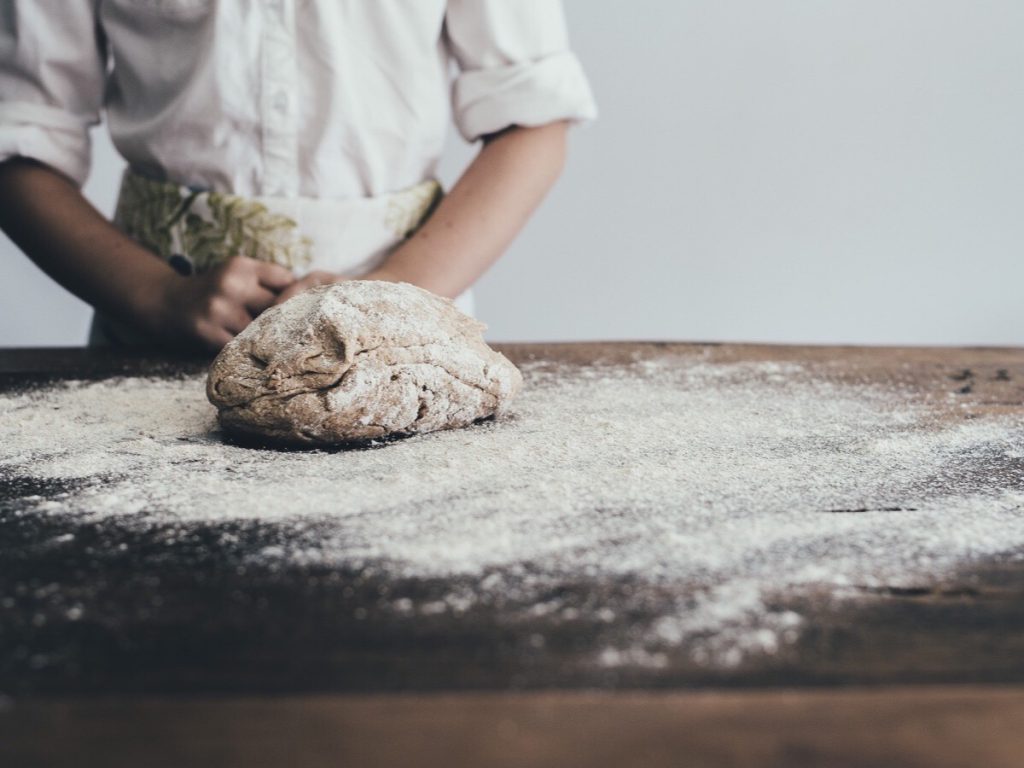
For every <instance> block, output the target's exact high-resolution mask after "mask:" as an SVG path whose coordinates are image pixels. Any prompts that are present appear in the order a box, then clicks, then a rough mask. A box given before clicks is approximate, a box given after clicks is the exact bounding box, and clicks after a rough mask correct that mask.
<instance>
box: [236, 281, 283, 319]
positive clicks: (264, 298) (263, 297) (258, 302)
mask: <svg viewBox="0 0 1024 768" xmlns="http://www.w3.org/2000/svg"><path fill="white" fill-rule="evenodd" d="M276 300H277V294H276V293H274V292H273V291H268V290H267V289H266V288H264V287H262V286H260V285H255V286H253V287H252V288H250V289H249V295H248V296H246V298H245V302H244V303H245V308H246V309H247V310H248V311H249V314H250V315H252V316H253V317H257V316H258V315H259V314H260V313H261V312H263V310H265V309H267V308H268V307H272V306H274V302H275V301H276Z"/></svg>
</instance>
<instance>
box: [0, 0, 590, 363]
mask: <svg viewBox="0 0 1024 768" xmlns="http://www.w3.org/2000/svg"><path fill="white" fill-rule="evenodd" d="M452 60H454V62H455V64H456V65H457V74H456V75H455V77H454V80H453V81H451V82H449V66H450V63H451V61H452ZM449 100H450V104H451V112H452V114H453V116H454V120H455V123H456V125H457V127H458V129H459V131H460V132H461V133H462V135H463V136H464V137H465V138H466V139H467V140H469V141H475V140H477V139H482V140H483V144H482V148H481V149H480V151H479V153H478V154H477V156H476V158H475V159H474V160H473V161H472V163H471V164H470V165H469V166H468V167H467V169H466V170H465V172H464V173H463V175H462V177H461V178H460V179H459V181H458V182H457V183H456V184H455V186H454V187H453V188H452V190H451V192H450V193H449V194H447V195H446V196H445V195H442V193H441V189H440V186H439V185H438V183H437V182H436V181H435V180H434V179H433V175H434V173H435V171H436V167H437V163H438V158H439V156H440V154H441V149H442V144H443V141H444V135H445V131H446V124H447V120H448V114H449ZM101 110H105V111H106V114H107V122H108V124H109V128H110V132H111V136H112V139H113V142H114V145H115V146H116V147H117V149H118V151H119V152H120V153H121V155H123V156H124V158H125V160H126V161H127V164H128V168H127V170H126V172H125V176H124V179H123V181H122V186H121V192H120V196H119V199H118V204H117V212H116V214H115V216H114V222H113V224H111V223H110V222H108V221H107V220H105V219H104V218H103V217H102V216H101V215H100V214H99V213H98V212H97V211H96V210H95V209H94V208H93V207H92V206H91V205H90V204H89V203H88V202H87V201H86V200H85V198H84V197H83V196H82V195H81V193H80V190H79V188H80V185H81V184H82V183H83V182H84V180H85V178H86V176H87V175H88V171H89V163H90V144H89V135H88V129H89V127H90V126H92V125H95V124H97V123H98V122H99V120H100V112H101ZM595 114H596V110H595V106H594V102H593V98H592V96H591V93H590V89H589V86H588V84H587V80H586V77H585V75H584V73H583V71H582V69H581V67H580V64H579V62H578V60H577V59H576V57H575V56H574V55H573V53H572V52H571V50H570V49H569V47H568V39H567V34H566V29H565V22H564V16H563V12H562V7H561V3H560V2H559V0H448V1H447V2H445V0H306V1H305V2H302V1H301V0H6V1H5V5H4V7H3V8H2V9H0V161H2V162H0V227H2V228H3V230H4V231H5V232H6V233H7V234H8V235H9V236H10V237H11V239H12V240H13V241H14V242H15V243H16V244H17V245H18V246H20V247H21V248H22V249H23V250H24V251H25V253H27V254H28V256H29V257H30V258H31V259H32V260H33V261H35V263H36V264H37V265H39V266H40V267H41V268H42V269H43V270H45V271H46V272H47V273H48V274H49V275H50V276H51V277H53V278H54V279H55V280H56V281H57V282H59V283H60V284H61V285H63V286H64V287H66V288H68V289H69V290H70V291H71V292H72V293H74V294H76V295H77V296H79V297H81V298H82V299H84V300H85V301H87V302H89V303H90V304H92V305H93V306H94V307H95V309H96V313H97V314H96V317H95V319H94V322H93V330H92V337H91V338H92V341H93V342H94V343H116V344H161V343H163V344H166V343H171V344H188V345H203V346H205V347H208V348H211V349H218V348H219V347H221V346H223V345H224V344H225V343H226V342H227V341H229V340H230V339H231V338H232V337H233V336H234V335H236V334H237V333H239V332H240V331H241V330H242V329H243V328H245V327H246V325H247V324H248V323H249V322H251V321H252V319H253V318H254V317H256V316H257V315H259V314H260V313H261V312H262V311H263V310H265V309H267V308H268V307H270V306H272V305H274V304H276V303H280V302H282V301H284V300H286V299H288V298H289V297H291V296H293V295H295V294H296V293H298V292H300V291H302V290H304V289H306V288H309V287H311V286H314V285H320V284H323V283H328V282H334V281H339V280H343V279H346V278H351V277H354V276H359V277H363V278H366V279H375V280H392V281H406V282H410V283H413V284H415V285H419V286H421V287H423V288H426V289H428V290H431V291H433V292H435V293H438V294H441V295H444V296H448V297H456V301H457V303H458V304H459V305H460V306H461V307H462V308H463V309H466V310H470V311H471V295H470V293H469V288H470V286H471V285H472V284H473V282H474V281H475V280H476V279H477V278H478V277H479V276H480V275H481V274H482V273H483V272H484V271H485V270H486V269H487V268H488V267H489V266H490V265H491V264H492V263H493V262H494V261H495V260H496V259H497V258H498V257H499V256H500V254H501V253H502V252H503V251H504V250H505V248H506V247H507V246H508V245H509V243H510V242H511V240H512V239H513V237H514V236H515V235H516V233H517V232H518V231H519V230H520V228H521V227H522V226H523V224H524V223H525V222H526V220H527V218H528V217H529V216H530V214H531V213H532V211H533V210H534V208H535V207H536V206H537V205H538V203H539V202H540V201H541V199H542V198H543V197H544V195H545V193H546V192H547V190H548V189H549V188H550V187H551V185H552V184H553V183H554V181H555V179H556V178H557V176H558V175H559V173H560V171H561V168H562V165H563V162H564V157H565V136H566V126H567V125H568V124H569V123H571V122H577V121H582V120H587V119H590V118H593V117H594V116H595ZM154 254H155V255H157V256H159V257H161V258H153V256H154Z"/></svg>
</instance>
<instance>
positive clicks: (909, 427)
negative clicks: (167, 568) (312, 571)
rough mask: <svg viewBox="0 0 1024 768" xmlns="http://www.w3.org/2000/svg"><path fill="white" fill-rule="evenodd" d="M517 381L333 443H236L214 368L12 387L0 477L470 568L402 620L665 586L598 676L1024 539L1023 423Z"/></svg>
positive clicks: (687, 365) (812, 386)
mask: <svg viewBox="0 0 1024 768" xmlns="http://www.w3.org/2000/svg"><path fill="white" fill-rule="evenodd" d="M524 374H525V378H526V383H525V387H524V391H523V393H522V395H521V396H520V399H519V400H518V401H517V402H516V404H515V405H514V406H513V413H512V415H511V416H510V417H508V418H506V419H503V420H501V421H498V422H491V423H484V424H480V425H477V426H474V427H473V428H471V429H468V430H460V431H453V432H441V433H435V434H430V435H425V436H419V437H414V438H410V439H407V440H404V441H400V442H395V443H391V444H387V445H384V446H382V447H379V448H374V449H367V450H355V451H344V452H336V453H331V452H294V453H287V452H278V451H267V450H256V449H252V448H245V447H239V446H233V445H229V444H225V443H223V442H222V441H221V437H220V435H219V434H218V433H217V432H216V422H215V419H214V409H213V408H212V407H211V406H209V405H208V404H207V402H206V399H205V397H204V394H203V379H202V378H201V377H190V378H186V379H178V380H164V379H142V378H127V379H115V380H108V381H102V382H92V383H88V382H71V383H66V384H61V385H54V386H51V387H47V388H42V389H35V390H31V391H27V392H20V393H11V394H5V395H0V481H2V480H3V479H4V478H14V477H18V478H35V479H39V480H48V479H52V480H62V481H67V480H70V479H76V478H77V479H82V480H83V482H82V483H81V484H79V485H77V486H76V489H75V490H72V491H68V492H66V493H63V494H58V495H56V496H54V497H52V498H49V499H41V498H35V499H33V498H31V497H29V498H27V499H24V500H23V501H24V503H25V504H26V505H27V506H25V507H24V513H25V514H59V515H68V516H74V517H77V518H80V519H95V518H108V517H112V516H119V517H121V518H123V519H125V520H126V522H127V521H129V520H130V521H131V524H135V525H148V524H154V523H156V524H165V523H167V522H168V521H171V522H174V521H181V522H182V523H185V522H200V523H208V524H216V523H217V522H218V521H223V520H227V519H230V518H240V517H244V518H258V519H261V520H265V521H276V523H278V524H280V525H282V526H283V525H286V524H288V523H289V522H292V523H294V522H296V521H302V522H303V524H304V525H314V526H316V530H317V537H316V539H315V543H314V544H312V545H311V544H310V543H309V542H308V541H307V542H306V543H305V544H303V545H302V546H301V547H298V546H295V545H293V543H292V542H290V541H289V540H288V539H287V538H284V539H283V540H282V544H281V546H273V547H268V548H267V549H265V550H263V551H262V552H261V553H259V554H258V555H254V556H258V557H260V558H262V559H264V560H280V561H287V562H291V563H300V564H301V563H320V564H327V565H347V566H352V567H356V568H362V567H366V568H374V569H378V570H383V571H385V572H387V573H389V574H392V575H394V576H395V577H412V578H421V577H435V576H437V577H452V576H461V577H470V578H471V579H472V578H473V577H478V581H476V582H473V583H474V584H475V587H474V589H473V590H471V591H470V592H469V593H466V592H464V591H463V592H459V593H455V592H453V594H452V595H450V596H449V597H448V598H447V599H446V600H445V601H435V602H430V603H424V604H422V605H416V604H413V603H412V601H410V600H408V599H405V598H403V599H402V600H398V601H396V603H395V605H394V606H393V609H394V611H395V613H396V614H400V615H415V614H417V613H419V614H422V615H430V614H431V613H437V612H442V611H445V610H455V611H459V610H466V609H467V608H468V607H469V606H471V605H472V603H473V601H474V600H478V599H484V598H486V597H487V596H488V595H492V596H493V595H494V594H496V593H499V592H501V591H502V590H507V589H517V590H519V591H520V594H519V597H520V598H522V599H526V600H529V599H531V596H532V597H533V598H534V600H535V602H536V604H535V605H534V606H533V609H532V611H533V612H534V613H535V614H536V615H542V614H544V613H545V612H555V611H562V612H563V615H564V616H566V617H568V618H571V617H572V614H571V613H570V612H573V613H574V612H576V610H577V609H575V608H571V607H566V606H562V605H560V604H558V603H557V601H555V602H552V603H545V602H543V601H542V598H541V597H540V596H541V595H543V594H546V592H545V590H548V593H549V592H550V587H551V586H552V585H557V584H559V583H563V582H565V581H567V580H571V579H574V578H576V579H578V578H580V577H585V578H588V579H600V578H602V577H622V576H627V577H630V578H631V579H634V580H635V581H636V583H638V584H641V585H645V588H651V589H657V590H658V592H659V594H663V595H664V594H668V595H675V597H673V598H670V599H669V600H668V602H667V603H666V604H665V605H666V608H665V609H664V610H662V611H661V615H660V616H659V617H658V618H657V619H656V620H654V621H653V622H650V623H648V624H646V625H644V626H640V627H636V628H635V632H633V633H632V635H631V641H630V642H629V643H627V644H624V645H622V646H620V647H607V648H605V649H603V650H602V651H600V653H599V654H598V657H597V658H596V659H595V663H596V664H599V665H603V666H607V667H617V666H623V665H638V666H646V667H651V668H658V667H660V666H664V665H665V664H666V663H667V658H668V657H667V656H666V654H667V653H670V652H674V651H678V650H679V649H680V648H685V649H686V652H687V653H689V654H690V655H691V656H692V658H694V659H695V660H697V661H699V662H704V663H708V664H718V665H727V666H728V665H735V664H738V663H740V661H741V660H742V659H743V658H744V656H745V655H746V654H748V653H773V652H775V651H776V650H777V649H778V648H779V647H780V645H781V644H783V643H786V642H789V641H791V640H792V639H793V638H794V637H795V636H796V633H798V632H799V629H800V626H801V622H802V619H801V617H800V616H799V615H798V614H796V613H794V612H792V611H790V610H781V609H779V610H776V609H772V608H771V607H770V606H771V604H772V597H773V595H779V594H782V593H792V592H793V591H794V590H800V589H806V590H811V589H814V590H819V591H820V590H827V591H829V592H830V593H833V594H835V595H836V596H842V595H843V594H844V593H845V592H847V591H849V590H850V589H853V588H855V587H871V586H873V585H888V586H893V585H900V584H906V585H909V584H914V583H916V582H919V581H921V580H925V581H929V582H934V581H935V580H938V579H941V578H943V577H944V576H948V575H950V574H951V573H952V572H953V571H954V570H955V569H957V568H958V567H961V566H962V565H965V564H967V563H969V562H970V561H971V560H972V559H975V558H979V557H983V556H989V555H994V554H1000V553H1006V552H1008V551H1012V550H1019V549H1020V548H1021V547H1022V546H1024V506H1022V505H1024V480H1022V475H1024V458H1022V457H1024V429H1022V427H1024V423H1022V421H1021V419H1020V418H1019V417H1005V418H1001V419H978V420H970V421H967V420H964V421H960V422H954V421H951V420H948V419H947V420H939V419H936V418H934V414H933V413H931V412H930V411H929V410H928V409H927V408H926V407H925V406H924V405H921V404H915V403H914V400H913V398H911V397H910V395H909V393H907V392H901V391H900V390H898V389H897V388H894V387H890V388H883V387H874V386H855V385H850V384H839V383H836V382H834V381H830V380H828V379H826V378H823V377H821V376H820V375H817V374H816V373H814V372H813V371H810V370H804V369H802V368H800V367H799V366H795V365H780V364H769V363H757V364H754V363H746V364H731V365H718V364H709V363H705V362H701V361H700V360H697V359H694V360H690V361H682V362H680V360H678V359H677V360H675V361H673V362H672V363H671V364H661V363H659V362H658V361H653V362H646V363H637V364H635V365H632V366H620V367H602V366H596V367H591V368H575V367H573V368H565V369H561V370H553V369H551V368H550V367H549V366H545V365H536V366H533V367H530V366H527V367H526V369H525V370H524ZM987 478H995V479H987ZM524 590H525V591H524ZM531 590H532V593H531ZM641 591H642V590H641ZM601 610H606V611H607V614H608V615H607V616H601V615H600V612H599V613H598V615H599V616H601V620H607V621H614V620H615V616H614V614H613V612H612V611H610V610H608V609H601ZM538 642H539V643H542V642H543V638H542V637H540V638H539V640H538Z"/></svg>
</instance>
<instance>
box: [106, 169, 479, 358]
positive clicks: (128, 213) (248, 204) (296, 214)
mask: <svg viewBox="0 0 1024 768" xmlns="http://www.w3.org/2000/svg"><path fill="white" fill-rule="evenodd" d="M442 195H443V192H442V190H441V185H440V184H439V183H438V182H437V181H435V180H433V179H430V180H428V181H424V182H422V183H420V184H417V185H415V186H413V187H409V188H408V189H404V190H402V191H400V192H394V193H391V194H386V195H381V196H378V197H368V198H352V199H342V200H331V199H320V198H308V197H299V198H283V197H252V198H249V197H241V196H239V195H233V194H228V193H223V192H210V191H206V190H198V189H192V188H190V187H185V186H180V185H178V184H174V183H172V182H162V181H154V180H152V179H147V178H145V177H143V176H140V175H139V174H137V173H135V172H133V171H132V170H130V169H129V170H127V171H125V174H124V178H123V179H122V182H121V193H120V196H119V198H118V201H117V210H116V212H115V213H114V224H115V225H116V226H117V227H118V228H119V229H120V230H121V231H122V232H124V233H125V234H127V235H129V236H130V237H132V238H133V239H135V240H136V241H137V242H139V243H140V244H141V245H143V246H145V247H146V248H147V249H149V250H151V251H152V252H153V253H155V254H157V255H158V256H160V257H161V258H163V259H165V260H167V262H168V263H169V264H170V265H171V266H172V267H173V268H174V269H175V270H176V271H178V272H179V273H181V274H183V275H192V274H198V273H201V272H204V271H205V270H208V269H210V268H212V267H215V266H217V265H218V264H221V263H223V262H224V261H226V260H227V259H229V258H230V257H232V256H234V255H236V254H242V255H245V256H249V257H250V258H253V259H258V260H260V261H267V262H272V263H275V264H280V265H281V266H284V267H288V268H289V269H291V270H292V271H293V272H294V273H295V274H296V276H299V277H301V276H302V275H304V274H306V273H307V272H310V271H312V270H315V269H319V270H327V271H330V272H337V273H340V274H345V275H352V276H353V277H358V276H359V275H363V274H366V273H367V272H369V271H371V270H373V269H374V268H375V267H377V266H379V265H380V264H381V262H383V261H384V259H385V258H386V257H387V255H388V253H389V252H390V251H391V250H392V249H394V248H395V246H397V245H398V244H399V243H401V242H402V241H403V240H404V239H406V238H407V237H409V236H410V235H411V234H412V233H413V232H415V231H416V229H417V228H418V227H419V226H420V224H422V223H423V222H424V221H425V220H426V219H427V217H428V216H429V215H430V214H431V212H432V211H433V210H434V208H435V207H436V206H437V203H438V202H440V200H441V197H442ZM455 303H456V305H457V306H458V307H459V308H460V309H461V310H462V311H463V312H466V313H467V314H472V310H473V297H472V294H471V292H469V291H467V292H466V293H464V294H462V295H461V296H459V297H458V298H457V299H456V300H455ZM149 342H150V340H149V339H147V338H146V337H145V336H143V335H142V334H140V333H139V332H138V331H136V330H134V329H132V328H129V327H127V326H126V325H124V324H123V323H118V322H115V321H113V320H111V319H110V318H107V317H104V316H102V315H100V314H97V315H96V316H95V318H94V319H93V325H92V331H91V333H90V338H89V343H90V344H92V345H104V344H107V345H109V344H113V345H143V344H147V343H149Z"/></svg>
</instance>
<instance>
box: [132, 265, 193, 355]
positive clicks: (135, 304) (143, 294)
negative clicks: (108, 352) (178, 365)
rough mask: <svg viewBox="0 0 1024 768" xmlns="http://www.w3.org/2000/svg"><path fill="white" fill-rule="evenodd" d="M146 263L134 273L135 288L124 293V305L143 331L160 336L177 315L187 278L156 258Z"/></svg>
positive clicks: (182, 300)
mask: <svg viewBox="0 0 1024 768" xmlns="http://www.w3.org/2000/svg"><path fill="white" fill-rule="evenodd" d="M146 267H147V268H146V269H145V270H144V271H143V273H142V274H140V275H139V276H138V277H139V279H138V280H137V281H136V283H135V286H136V287H135V289H134V290H132V291H129V292H128V294H127V296H128V301H127V304H128V306H127V307H126V309H127V312H128V314H129V315H130V316H131V318H132V319H133V320H136V321H137V322H138V323H139V324H140V325H141V326H142V329H143V330H144V331H145V332H146V333H148V334H150V335H153V336H164V335H166V334H167V330H168V328H169V327H171V326H173V325H174V323H175V320H177V319H178V318H179V317H180V314H181V312H182V309H183V305H184V300H185V296H184V294H183V292H184V290H185V289H186V288H187V286H188V280H189V278H187V277H184V276H182V275H179V274H178V273H177V272H175V271H174V270H173V269H171V268H170V267H169V266H168V265H167V264H165V263H164V262H163V261H158V260H156V259H153V260H152V263H151V264H147V265H146Z"/></svg>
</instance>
